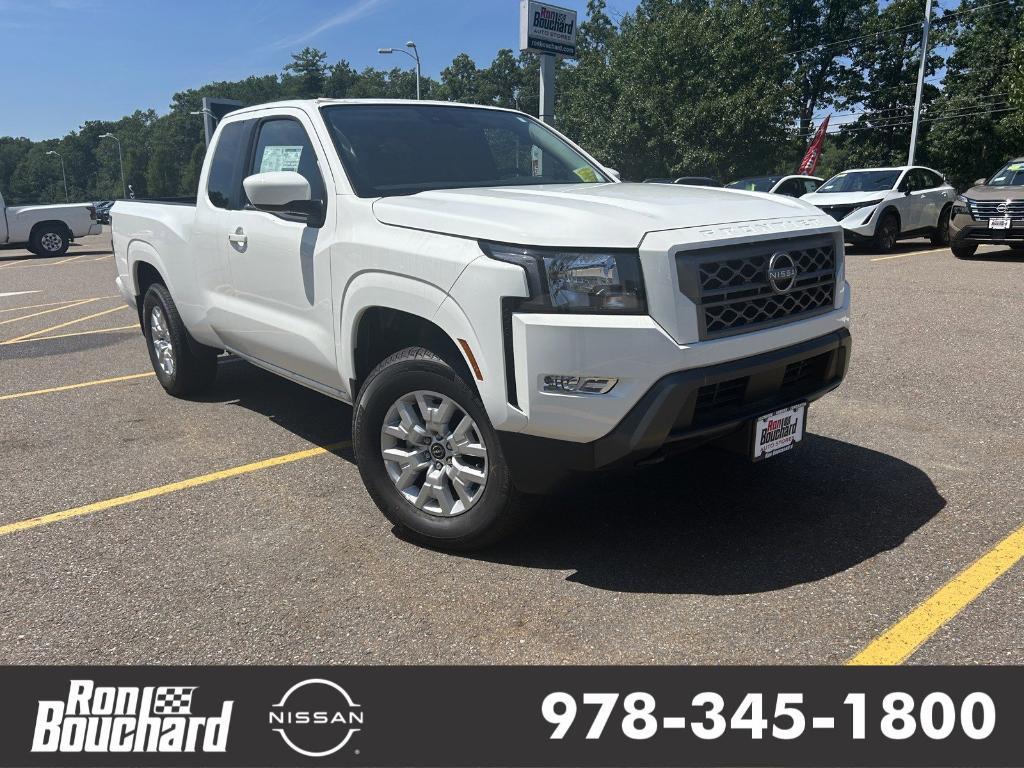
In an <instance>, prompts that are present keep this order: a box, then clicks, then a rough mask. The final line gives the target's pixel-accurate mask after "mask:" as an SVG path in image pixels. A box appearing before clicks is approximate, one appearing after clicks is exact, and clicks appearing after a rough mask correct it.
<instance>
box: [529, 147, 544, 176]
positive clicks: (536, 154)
mask: <svg viewBox="0 0 1024 768" xmlns="http://www.w3.org/2000/svg"><path fill="white" fill-rule="evenodd" d="M530 169H531V173H532V174H533V175H534V176H543V175H544V151H543V150H542V149H541V148H540V147H538V146H537V145H536V144H534V145H533V146H532V147H530Z"/></svg>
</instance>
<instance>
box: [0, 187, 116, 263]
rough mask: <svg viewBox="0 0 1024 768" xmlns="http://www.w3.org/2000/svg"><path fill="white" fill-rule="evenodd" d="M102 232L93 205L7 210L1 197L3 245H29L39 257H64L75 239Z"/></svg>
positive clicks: (25, 207) (29, 207) (0, 230)
mask: <svg viewBox="0 0 1024 768" xmlns="http://www.w3.org/2000/svg"><path fill="white" fill-rule="evenodd" d="M102 229H103V227H102V226H101V225H100V223H99V221H97V219H96V207H95V206H93V205H88V204H86V203H82V204H80V205H79V204H69V205H12V206H7V205H6V204H5V203H4V196H3V195H2V194H0V245H28V249H29V250H30V251H32V253H34V254H35V255H36V256H61V255H63V254H64V253H65V252H66V251H67V249H68V246H69V245H71V241H72V240H74V239H75V238H76V237H85V236H86V235H98V234H99V233H100V232H101V231H102Z"/></svg>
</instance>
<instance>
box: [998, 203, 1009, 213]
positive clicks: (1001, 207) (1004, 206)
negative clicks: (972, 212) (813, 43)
mask: <svg viewBox="0 0 1024 768" xmlns="http://www.w3.org/2000/svg"><path fill="white" fill-rule="evenodd" d="M996 210H997V211H999V212H1000V213H1006V212H1007V211H1008V210H1010V206H1009V205H1007V204H1006V203H1000V204H999V205H997V206H996Z"/></svg>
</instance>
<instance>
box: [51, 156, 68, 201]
mask: <svg viewBox="0 0 1024 768" xmlns="http://www.w3.org/2000/svg"><path fill="white" fill-rule="evenodd" d="M46 154H48V155H56V156H57V157H58V158H60V175H61V177H62V178H63V179H64V202H65V203H70V202H71V198H69V197H68V175H67V174H66V173H64V156H63V155H62V154H61V153H60V152H54V151H53V150H52V149H51V150H50V151H49V152H47V153H46Z"/></svg>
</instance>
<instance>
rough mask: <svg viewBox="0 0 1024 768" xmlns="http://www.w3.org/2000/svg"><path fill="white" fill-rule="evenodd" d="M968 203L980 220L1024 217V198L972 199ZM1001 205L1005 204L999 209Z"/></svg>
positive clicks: (974, 215) (976, 217)
mask: <svg viewBox="0 0 1024 768" xmlns="http://www.w3.org/2000/svg"><path fill="white" fill-rule="evenodd" d="M967 204H968V205H969V206H970V207H971V216H973V217H974V218H975V219H977V220H978V221H988V220H989V219H1002V218H1006V217H1009V218H1011V219H1024V200H1010V201H1006V200H971V199H970V198H968V200H967ZM1000 206H1005V207H1004V208H1003V209H1002V210H999V208H1000Z"/></svg>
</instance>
